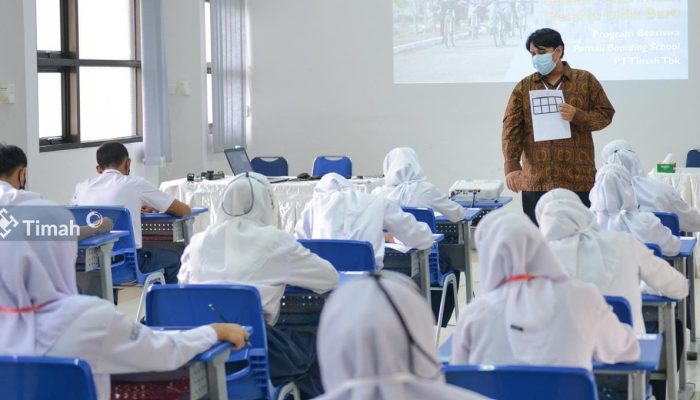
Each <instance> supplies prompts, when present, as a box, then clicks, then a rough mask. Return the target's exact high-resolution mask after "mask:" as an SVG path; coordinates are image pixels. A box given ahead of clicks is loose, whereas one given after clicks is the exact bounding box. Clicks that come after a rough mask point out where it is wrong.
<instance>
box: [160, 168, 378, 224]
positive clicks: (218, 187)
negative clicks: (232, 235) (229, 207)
mask: <svg viewBox="0 0 700 400" xmlns="http://www.w3.org/2000/svg"><path fill="white" fill-rule="evenodd" d="M232 179H233V176H227V177H225V178H223V179H218V180H213V181H208V180H202V181H194V182H188V181H187V180H186V179H175V180H172V181H167V182H163V183H161V185H160V190H162V191H164V192H165V193H168V194H170V195H172V196H174V197H175V198H176V199H178V200H180V201H182V202H184V203H186V204H188V205H189V206H190V207H206V208H208V209H209V218H197V219H196V220H195V222H194V233H198V232H202V231H203V230H204V229H206V228H207V226H209V225H211V224H214V223H216V222H218V221H220V220H221V217H222V214H223V212H222V211H221V199H222V198H223V195H224V191H225V190H226V186H228V184H229V183H230V182H231V180H232ZM350 182H352V183H354V184H355V185H357V188H358V190H360V191H362V192H367V193H369V192H371V191H372V190H373V189H374V188H376V187H379V186H381V185H383V184H384V179H383V178H364V179H351V180H350ZM317 183H318V181H317V180H313V181H286V182H279V183H273V184H272V185H271V187H272V193H273V195H274V196H275V200H276V201H277V204H278V205H279V211H280V228H281V229H283V230H285V231H287V232H289V233H293V232H294V225H295V224H296V222H297V220H298V219H299V216H301V212H302V211H303V210H304V207H305V206H306V203H308V202H309V200H311V197H312V196H313V193H314V188H315V187H316V184H317Z"/></svg>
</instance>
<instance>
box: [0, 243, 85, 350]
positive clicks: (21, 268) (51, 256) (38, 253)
mask: <svg viewBox="0 0 700 400" xmlns="http://www.w3.org/2000/svg"><path fill="white" fill-rule="evenodd" d="M77 253H78V248H77V242H76V241H75V240H68V241H34V242H29V241H17V242H10V241H7V242H0V257H1V258H2V260H3V261H2V262H3V267H2V268H0V307H1V308H0V326H1V327H2V329H0V354H15V355H43V354H45V352H46V351H47V350H48V349H49V348H50V347H51V346H52V345H53V343H54V342H55V341H56V339H58V337H59V336H60V335H61V334H62V333H63V332H64V331H65V329H66V327H67V326H68V325H70V324H71V323H72V322H73V320H74V319H75V317H76V316H77V315H79V314H80V313H81V312H82V310H84V309H85V307H86V305H87V304H89V303H91V302H92V301H93V300H92V299H91V298H89V297H87V296H78V295H77V294H78V290H77V287H76V281H75V260H76V257H77Z"/></svg>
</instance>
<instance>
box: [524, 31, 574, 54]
mask: <svg viewBox="0 0 700 400" xmlns="http://www.w3.org/2000/svg"><path fill="white" fill-rule="evenodd" d="M530 44H534V45H535V47H537V48H538V49H543V48H545V47H558V46H561V56H562V57H564V49H565V47H564V41H563V40H562V38H561V35H560V34H559V32H557V31H555V30H554V29H550V28H542V29H538V30H536V31H534V32H532V33H531V34H530V36H528V37H527V41H526V42H525V49H526V50H527V51H530Z"/></svg>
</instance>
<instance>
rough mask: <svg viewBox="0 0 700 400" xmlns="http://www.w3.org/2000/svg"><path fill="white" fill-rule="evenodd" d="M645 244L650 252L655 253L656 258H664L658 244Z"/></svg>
mask: <svg viewBox="0 0 700 400" xmlns="http://www.w3.org/2000/svg"><path fill="white" fill-rule="evenodd" d="M645 244H646V246H647V248H648V249H649V250H652V251H653V252H654V255H655V256H657V257H659V258H663V256H664V255H663V253H662V252H661V247H659V245H658V244H656V243H645Z"/></svg>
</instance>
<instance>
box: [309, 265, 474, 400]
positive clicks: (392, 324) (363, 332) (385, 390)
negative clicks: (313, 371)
mask: <svg viewBox="0 0 700 400" xmlns="http://www.w3.org/2000/svg"><path fill="white" fill-rule="evenodd" d="M375 279H376V278H374V277H366V278H360V279H357V280H354V281H351V282H348V283H346V284H344V285H343V286H341V287H340V288H339V289H337V290H335V291H334V292H333V294H332V295H331V296H330V298H329V299H328V300H327V301H326V305H325V306H324V308H323V313H322V314H321V322H320V325H319V331H318V358H319V364H320V366H321V378H322V380H323V386H324V388H325V390H326V393H325V394H324V395H323V396H321V397H320V398H321V399H324V400H330V399H333V400H361V399H362V400H364V399H377V400H381V399H406V400H409V399H427V398H430V399H478V398H481V397H479V396H477V395H474V394H472V393H470V392H468V391H464V390H461V389H459V388H456V387H453V386H450V385H447V384H445V378H444V376H443V374H442V371H441V365H440V359H439V358H438V355H437V351H436V350H435V344H434V342H433V339H434V331H433V329H434V328H433V325H434V318H433V316H432V313H431V311H430V309H429V308H428V307H427V305H426V303H425V301H424V300H423V299H422V298H421V296H420V295H419V294H418V291H417V290H416V287H415V286H414V285H413V283H412V282H411V281H410V280H409V279H408V278H406V277H404V276H402V275H400V274H396V273H392V272H382V273H381V276H380V278H379V280H380V282H381V284H382V285H383V286H384V288H385V290H386V292H387V294H388V295H389V296H391V300H392V301H393V302H394V304H395V305H396V307H397V310H396V311H395V310H394V309H393V307H392V306H391V303H390V302H389V300H388V299H387V297H386V296H385V294H384V293H383V292H382V291H381V289H380V288H379V286H378V284H377V282H376V281H375ZM358 293H362V295H361V296H358ZM397 312H398V313H400V314H401V317H402V318H403V320H404V322H405V324H406V329H407V330H408V331H410V335H411V336H412V337H413V339H414V341H415V343H414V344H413V346H411V347H410V350H409V346H410V344H409V343H410V341H409V336H408V334H407V333H406V331H404V328H403V325H402V324H401V322H400V319H399V316H398V315H397V314H396V313H397ZM420 349H422V350H423V351H421V350H420ZM409 354H410V355H411V356H412V357H413V370H411V367H410V363H411V362H410V361H409Z"/></svg>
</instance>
